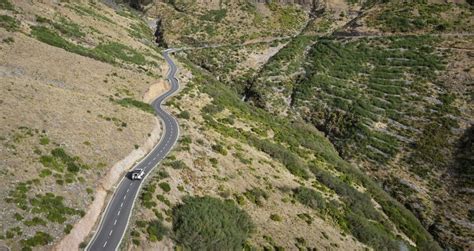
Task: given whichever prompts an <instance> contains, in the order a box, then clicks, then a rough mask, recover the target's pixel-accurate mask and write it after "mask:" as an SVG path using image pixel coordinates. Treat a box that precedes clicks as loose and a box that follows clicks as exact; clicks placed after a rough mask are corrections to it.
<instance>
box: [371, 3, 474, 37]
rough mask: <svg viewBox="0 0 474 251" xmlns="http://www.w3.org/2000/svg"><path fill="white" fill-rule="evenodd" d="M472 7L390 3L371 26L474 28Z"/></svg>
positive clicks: (389, 28) (393, 29) (392, 29)
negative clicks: (471, 20) (471, 21)
mask: <svg viewBox="0 0 474 251" xmlns="http://www.w3.org/2000/svg"><path fill="white" fill-rule="evenodd" d="M470 8H472V7H468V6H463V5H454V4H438V3H426V2H422V1H414V2H410V3H404V4H400V3H397V2H393V3H392V2H390V3H388V4H386V5H385V6H384V8H383V11H381V12H380V14H378V15H377V16H376V17H375V20H373V21H372V25H374V26H376V27H379V28H380V29H382V30H383V31H389V32H413V31H418V30H432V31H437V32H445V31H453V30H456V31H466V30H471V31H472V30H473V28H474V27H473V25H472V24H470V21H469V19H470V17H471V15H472V14H471V11H472V9H470ZM415 13H416V14H415ZM454 16H456V18H454Z"/></svg>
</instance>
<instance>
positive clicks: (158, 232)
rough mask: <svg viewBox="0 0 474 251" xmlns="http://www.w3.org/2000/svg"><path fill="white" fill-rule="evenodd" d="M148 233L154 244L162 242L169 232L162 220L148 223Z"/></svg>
mask: <svg viewBox="0 0 474 251" xmlns="http://www.w3.org/2000/svg"><path fill="white" fill-rule="evenodd" d="M146 232H147V233H148V239H149V240H150V241H152V242H154V241H161V240H162V239H163V237H164V236H166V235H167V234H168V232H169V230H168V228H167V227H165V226H164V225H163V222H162V221H161V220H153V221H150V222H148V227H147V229H146Z"/></svg>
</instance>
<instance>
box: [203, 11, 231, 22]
mask: <svg viewBox="0 0 474 251" xmlns="http://www.w3.org/2000/svg"><path fill="white" fill-rule="evenodd" d="M226 15H227V9H219V10H210V11H208V12H207V13H206V14H205V15H202V16H201V17H200V18H201V19H202V20H205V21H211V22H216V23H218V22H221V21H222V19H224V18H225V16H226Z"/></svg>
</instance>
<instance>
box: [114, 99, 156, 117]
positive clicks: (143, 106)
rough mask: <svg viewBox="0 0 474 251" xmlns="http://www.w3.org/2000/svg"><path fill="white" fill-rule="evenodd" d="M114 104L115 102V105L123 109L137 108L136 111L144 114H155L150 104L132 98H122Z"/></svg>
mask: <svg viewBox="0 0 474 251" xmlns="http://www.w3.org/2000/svg"><path fill="white" fill-rule="evenodd" d="M115 102H117V104H119V105H121V106H124V107H135V108H138V109H140V110H142V111H144V112H148V113H151V114H155V109H153V107H152V106H151V105H150V104H147V103H145V102H141V101H138V100H135V99H133V98H123V99H120V100H117V101H115Z"/></svg>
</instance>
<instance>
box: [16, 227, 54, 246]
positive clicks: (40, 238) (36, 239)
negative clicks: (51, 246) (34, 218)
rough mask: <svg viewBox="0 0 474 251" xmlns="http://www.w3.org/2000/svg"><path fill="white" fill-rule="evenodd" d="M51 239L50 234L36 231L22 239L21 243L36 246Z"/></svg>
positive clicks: (45, 243) (44, 243)
mask: <svg viewBox="0 0 474 251" xmlns="http://www.w3.org/2000/svg"><path fill="white" fill-rule="evenodd" d="M52 241H53V237H51V235H49V234H47V233H45V232H41V231H38V232H36V233H35V235H34V236H33V237H31V238H29V239H26V240H22V241H21V242H22V244H23V245H24V246H27V247H36V246H44V245H47V244H48V243H50V242H52Z"/></svg>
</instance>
